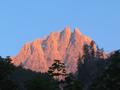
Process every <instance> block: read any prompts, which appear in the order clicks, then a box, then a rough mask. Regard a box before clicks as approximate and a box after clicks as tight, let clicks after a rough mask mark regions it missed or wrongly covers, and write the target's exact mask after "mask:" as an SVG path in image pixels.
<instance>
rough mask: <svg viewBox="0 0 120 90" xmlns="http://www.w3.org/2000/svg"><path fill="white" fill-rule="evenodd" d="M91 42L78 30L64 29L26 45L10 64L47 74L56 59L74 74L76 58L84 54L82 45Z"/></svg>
mask: <svg viewBox="0 0 120 90" xmlns="http://www.w3.org/2000/svg"><path fill="white" fill-rule="evenodd" d="M91 41H92V40H91V39H90V38H89V37H87V36H85V35H83V34H82V33H81V32H80V30H79V29H78V28H75V30H74V32H71V30H70V27H66V28H65V29H64V30H63V31H61V32H52V33H51V34H50V35H49V36H48V37H46V38H44V39H37V40H35V41H33V42H29V43H26V44H25V45H24V46H23V48H22V49H21V51H20V52H19V54H18V55H17V56H15V57H13V58H12V62H13V63H14V64H15V65H16V66H19V65H21V64H22V66H23V67H24V68H26V69H31V70H33V71H36V72H47V70H48V68H49V67H50V66H51V65H52V64H53V62H54V60H55V59H58V60H61V61H62V62H63V63H65V65H66V69H67V71H69V72H73V73H75V72H76V70H77V62H78V58H79V56H80V57H81V56H82V55H83V54H84V50H83V48H84V44H88V45H90V43H91ZM95 49H96V47H95Z"/></svg>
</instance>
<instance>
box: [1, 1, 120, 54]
mask: <svg viewBox="0 0 120 90" xmlns="http://www.w3.org/2000/svg"><path fill="white" fill-rule="evenodd" d="M65 26H71V28H72V29H73V28H74V27H79V28H80V30H81V32H82V33H84V34H86V35H88V36H89V37H91V38H92V39H94V40H95V41H96V43H97V44H98V45H99V47H101V48H102V47H103V48H104V50H105V51H112V50H115V49H119V48H120V38H119V37H120V36H119V35H120V0H0V55H1V56H8V55H12V56H13V55H16V54H17V53H18V52H19V51H20V49H21V47H22V46H23V45H24V43H26V42H28V41H32V40H34V39H36V38H39V37H44V36H46V35H48V34H49V33H50V32H53V31H60V30H61V29H63V28H64V27H65Z"/></svg>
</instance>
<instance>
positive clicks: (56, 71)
mask: <svg viewBox="0 0 120 90" xmlns="http://www.w3.org/2000/svg"><path fill="white" fill-rule="evenodd" d="M48 74H49V75H51V76H52V77H54V78H55V79H58V80H62V79H63V80H64V78H65V77H66V75H67V74H66V69H65V64H64V63H61V62H60V60H54V63H53V64H52V66H51V67H49V70H48Z"/></svg>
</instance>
